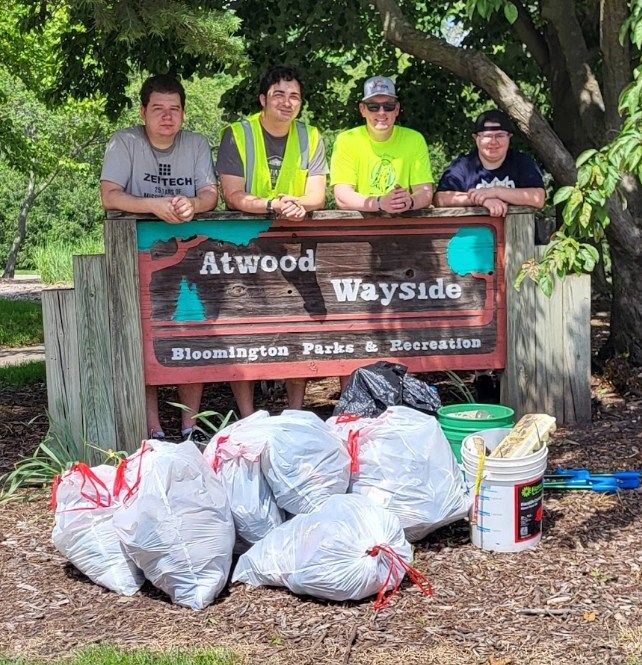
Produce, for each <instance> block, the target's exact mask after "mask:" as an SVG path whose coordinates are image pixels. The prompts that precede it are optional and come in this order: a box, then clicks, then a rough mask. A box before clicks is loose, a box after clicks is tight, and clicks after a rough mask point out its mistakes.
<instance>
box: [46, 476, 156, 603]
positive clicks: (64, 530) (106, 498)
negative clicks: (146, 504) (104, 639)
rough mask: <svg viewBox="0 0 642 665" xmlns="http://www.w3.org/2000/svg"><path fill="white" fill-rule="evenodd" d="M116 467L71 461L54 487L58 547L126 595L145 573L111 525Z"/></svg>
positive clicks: (54, 537)
mask: <svg viewBox="0 0 642 665" xmlns="http://www.w3.org/2000/svg"><path fill="white" fill-rule="evenodd" d="M115 476H116V469H115V468H114V467H113V466H108V465H106V464H103V465H101V466H96V467H93V468H89V467H88V466H87V465H86V464H75V465H74V466H73V467H71V469H69V471H66V472H65V473H64V474H63V475H62V476H61V477H59V478H58V479H57V480H56V482H55V484H54V487H53V490H52V496H51V500H52V507H53V508H54V509H55V525H54V528H53V532H52V534H51V540H52V541H53V544H54V546H55V547H56V549H57V550H58V551H59V552H60V553H61V554H62V555H63V556H64V557H65V558H66V559H68V560H69V561H70V562H71V563H72V564H73V565H74V566H75V567H76V568H78V570H80V572H82V573H84V574H85V575H87V577H88V578H89V579H90V580H91V581H92V582H95V583H96V584H100V585H101V586H104V587H106V588H107V589H110V590H111V591H115V592H116V593H120V594H123V595H125V596H131V595H133V594H135V593H136V592H137V591H138V589H140V587H141V586H142V584H143V582H144V581H145V577H144V575H143V573H142V571H140V570H139V569H138V567H137V566H136V564H135V563H134V561H133V560H132V559H131V558H130V557H129V556H128V555H127V554H126V552H125V549H124V548H123V546H122V544H121V542H120V538H119V537H118V535H117V534H116V530H115V529H114V523H113V518H114V513H115V511H116V510H117V509H118V504H117V502H116V501H115V500H114V496H113V485H114V479H115Z"/></svg>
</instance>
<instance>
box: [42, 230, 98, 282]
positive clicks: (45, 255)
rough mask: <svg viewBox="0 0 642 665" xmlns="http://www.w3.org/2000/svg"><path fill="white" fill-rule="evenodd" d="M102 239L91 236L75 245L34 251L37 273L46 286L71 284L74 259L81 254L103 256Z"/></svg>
mask: <svg viewBox="0 0 642 665" xmlns="http://www.w3.org/2000/svg"><path fill="white" fill-rule="evenodd" d="M104 251H105V248H104V244H103V240H102V238H96V237H92V236H89V237H87V238H83V239H82V240H79V241H78V242H75V243H56V244H54V243H52V244H50V245H46V246H43V247H36V248H35V249H34V250H33V257H32V258H33V262H34V264H35V266H36V271H37V272H38V274H39V275H40V277H42V281H43V282H44V283H45V284H71V283H73V281H74V275H73V257H74V256H76V255H81V254H102V253H103V252H104Z"/></svg>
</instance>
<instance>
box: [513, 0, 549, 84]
mask: <svg viewBox="0 0 642 665" xmlns="http://www.w3.org/2000/svg"><path fill="white" fill-rule="evenodd" d="M513 4H514V5H515V6H516V7H517V12H518V13H517V20H516V21H515V23H513V25H512V26H511V30H512V31H513V32H514V33H515V35H516V36H517V38H518V39H519V40H520V41H522V42H524V44H525V45H526V48H527V49H528V52H529V53H530V54H531V55H532V56H533V60H535V62H536V63H537V65H538V67H539V68H540V69H541V70H542V72H543V73H544V74H545V75H546V76H548V74H549V70H550V66H551V61H550V58H549V55H548V47H547V45H546V40H545V39H544V36H543V35H542V33H541V32H540V31H539V30H538V29H537V28H536V27H535V23H533V19H532V18H531V15H530V13H529V11H528V9H526V7H524V5H523V4H522V3H521V2H520V1H519V0H513Z"/></svg>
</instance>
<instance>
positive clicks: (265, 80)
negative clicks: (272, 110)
mask: <svg viewBox="0 0 642 665" xmlns="http://www.w3.org/2000/svg"><path fill="white" fill-rule="evenodd" d="M279 81H296V82H297V83H298V84H299V87H300V88H301V97H303V82H302V81H301V76H300V75H299V72H297V70H296V69H294V67H284V66H281V65H277V66H276V67H270V69H268V70H267V72H265V74H263V76H262V77H261V80H260V81H259V96H260V95H267V91H268V90H269V89H270V88H271V87H272V86H273V85H274V84H275V83H278V82H279Z"/></svg>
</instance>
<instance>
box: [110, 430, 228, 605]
mask: <svg viewBox="0 0 642 665" xmlns="http://www.w3.org/2000/svg"><path fill="white" fill-rule="evenodd" d="M119 477H120V482H119V483H118V488H119V495H120V496H122V497H123V500H124V504H123V506H122V507H121V508H120V510H119V511H118V512H117V513H116V516H115V518H114V525H115V527H116V531H117V533H118V535H119V536H120V538H121V540H122V542H123V544H124V546H125V549H126V551H127V553H128V554H129V555H130V556H131V557H132V559H134V561H135V562H136V563H137V564H138V566H139V567H140V568H141V570H142V571H143V572H144V573H145V577H147V579H148V580H149V581H150V582H151V583H152V584H153V585H154V586H156V587H158V588H159V589H161V590H162V591H164V592H165V593H167V594H168V595H169V596H170V597H171V599H172V601H173V602H175V603H177V604H178V605H183V606H185V607H191V608H192V609H195V610H200V609H203V608H205V607H207V606H208V605H209V604H210V603H211V602H212V601H213V600H214V599H215V598H216V597H217V596H218V594H219V593H220V592H221V590H222V589H223V587H224V586H225V583H226V581H227V578H228V575H229V571H230V566H231V563H232V550H233V548H234V540H235V534H234V523H233V521H232V514H231V512H230V507H229V504H228V502H227V497H226V495H225V489H224V488H223V485H222V483H221V482H220V481H219V479H218V478H216V476H215V475H214V473H213V472H212V470H211V469H210V468H209V467H208V466H207V464H206V462H205V460H204V459H203V455H201V453H200V451H199V450H198V448H197V447H196V446H195V445H194V443H192V442H191V441H184V442H183V443H179V444H174V443H167V442H164V441H154V440H152V441H145V442H143V446H142V447H141V449H140V450H139V452H138V453H135V454H134V455H132V456H131V457H130V458H128V459H127V460H125V461H124V462H123V463H121V467H120V468H119Z"/></svg>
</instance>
